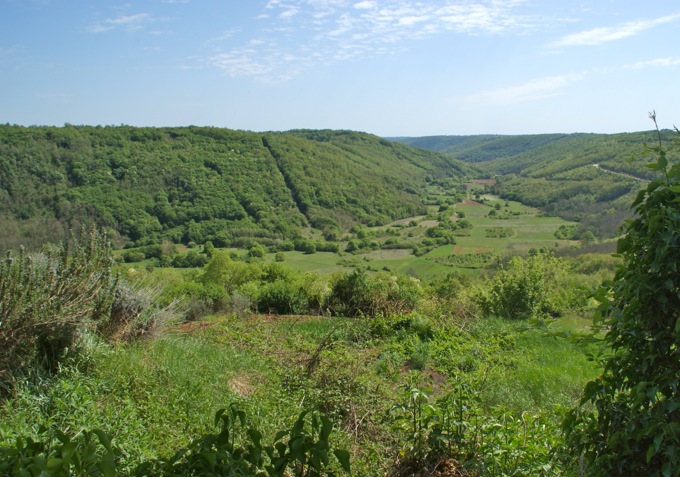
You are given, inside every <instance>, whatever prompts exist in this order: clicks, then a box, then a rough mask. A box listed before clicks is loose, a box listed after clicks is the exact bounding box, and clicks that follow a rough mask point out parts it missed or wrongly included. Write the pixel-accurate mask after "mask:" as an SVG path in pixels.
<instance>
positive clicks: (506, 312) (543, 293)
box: [479, 254, 570, 319]
mask: <svg viewBox="0 0 680 477" xmlns="http://www.w3.org/2000/svg"><path fill="white" fill-rule="evenodd" d="M566 271H567V265H566V263H565V262H564V261H563V260H562V259H560V258H557V257H554V256H553V255H551V254H537V255H534V256H530V257H528V258H526V259H523V258H521V257H513V258H512V259H510V262H509V263H508V265H507V266H506V267H504V268H502V269H501V270H500V272H499V273H498V274H497V275H496V276H495V277H494V279H493V281H492V282H491V284H490V286H489V288H488V289H487V290H485V291H484V292H482V293H480V295H479V302H480V305H481V307H482V309H483V311H484V312H486V313H487V314H490V315H495V316H500V317H503V318H510V319H521V318H546V317H550V316H559V315H560V314H562V313H563V312H564V311H565V309H566V308H567V307H568V306H569V305H570V303H569V301H570V298H569V293H568V292H570V290H569V289H565V288H564V286H565V284H566V280H565V277H566Z"/></svg>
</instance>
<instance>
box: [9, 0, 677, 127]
mask: <svg viewBox="0 0 680 477" xmlns="http://www.w3.org/2000/svg"><path fill="white" fill-rule="evenodd" d="M678 45H680V2H678V1H677V0H663V1H662V0H659V1H656V0H647V1H640V0H616V1H614V0H612V1H609V0H569V1H564V0H562V1H554V0H526V1H525V0H465V1H463V0H427V1H425V0H421V1H410V0H408V1H407V0H268V1H267V0H135V1H129V2H124V1H121V2H118V1H110V0H96V1H94V0H91V1H85V0H0V123H11V124H23V125H59V126H60V125H63V124H64V123H67V122H68V123H72V124H89V125H97V124H101V125H118V124H130V125H135V126H184V125H190V124H193V125H199V126H203V125H209V126H218V127H227V128H232V129H246V130H253V131H268V130H277V131H281V130H288V129H294V128H311V129H321V128H331V129H352V130H359V131H366V132H370V133H373V134H378V135H381V136H425V135H435V134H454V135H457V134H483V133H494V134H522V133H527V134H528V133H532V134H533V133H551V132H567V133H568V132H603V133H614V132H626V131H640V130H648V129H651V128H652V123H651V122H650V120H649V119H648V117H647V113H648V112H649V111H651V110H653V109H654V110H656V112H657V116H658V119H659V123H660V125H661V127H672V126H673V124H679V125H680V49H679V48H678Z"/></svg>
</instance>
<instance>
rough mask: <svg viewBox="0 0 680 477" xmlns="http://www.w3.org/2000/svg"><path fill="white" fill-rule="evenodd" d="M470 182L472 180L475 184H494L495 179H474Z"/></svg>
mask: <svg viewBox="0 0 680 477" xmlns="http://www.w3.org/2000/svg"><path fill="white" fill-rule="evenodd" d="M472 182H474V183H475V184H489V185H494V184H496V179H474V180H473V181H472Z"/></svg>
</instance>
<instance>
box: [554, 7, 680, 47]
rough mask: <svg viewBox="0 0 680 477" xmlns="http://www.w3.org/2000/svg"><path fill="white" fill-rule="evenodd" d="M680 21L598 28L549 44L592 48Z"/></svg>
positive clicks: (669, 18)
mask: <svg viewBox="0 0 680 477" xmlns="http://www.w3.org/2000/svg"><path fill="white" fill-rule="evenodd" d="M678 19H680V14H676V15H667V16H664V17H660V18H657V19H654V20H640V21H635V22H627V23H623V24H621V25H618V26H615V27H600V28H593V29H592V30H585V31H581V32H576V33H571V34H569V35H566V36H563V37H562V38H560V39H558V40H557V41H555V42H553V43H551V44H550V46H552V47H554V48H560V47H565V46H593V45H599V44H602V43H606V42H609V41H616V40H621V39H623V38H628V37H631V36H634V35H637V34H638V33H641V32H643V31H645V30H648V29H650V28H653V27H655V26H657V25H661V24H663V23H668V22H672V21H675V20H678Z"/></svg>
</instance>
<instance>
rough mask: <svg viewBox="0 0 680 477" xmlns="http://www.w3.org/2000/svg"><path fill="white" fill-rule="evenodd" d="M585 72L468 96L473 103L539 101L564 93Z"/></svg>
mask: <svg viewBox="0 0 680 477" xmlns="http://www.w3.org/2000/svg"><path fill="white" fill-rule="evenodd" d="M584 76H585V75H583V74H570V75H562V76H549V77H545V78H538V79H535V80H531V81H529V82H527V83H524V84H521V85H516V86H510V87H507V88H501V89H497V90H493V91H485V92H481V93H476V94H472V95H469V96H467V97H466V98H465V99H466V100H467V101H468V102H471V103H485V104H514V103H523V102H526V101H537V100H541V99H546V98H550V97H553V96H559V95H561V94H564V91H563V90H564V88H565V87H566V86H568V85H569V84H570V83H573V82H575V81H579V80H581V79H583V77H584Z"/></svg>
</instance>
